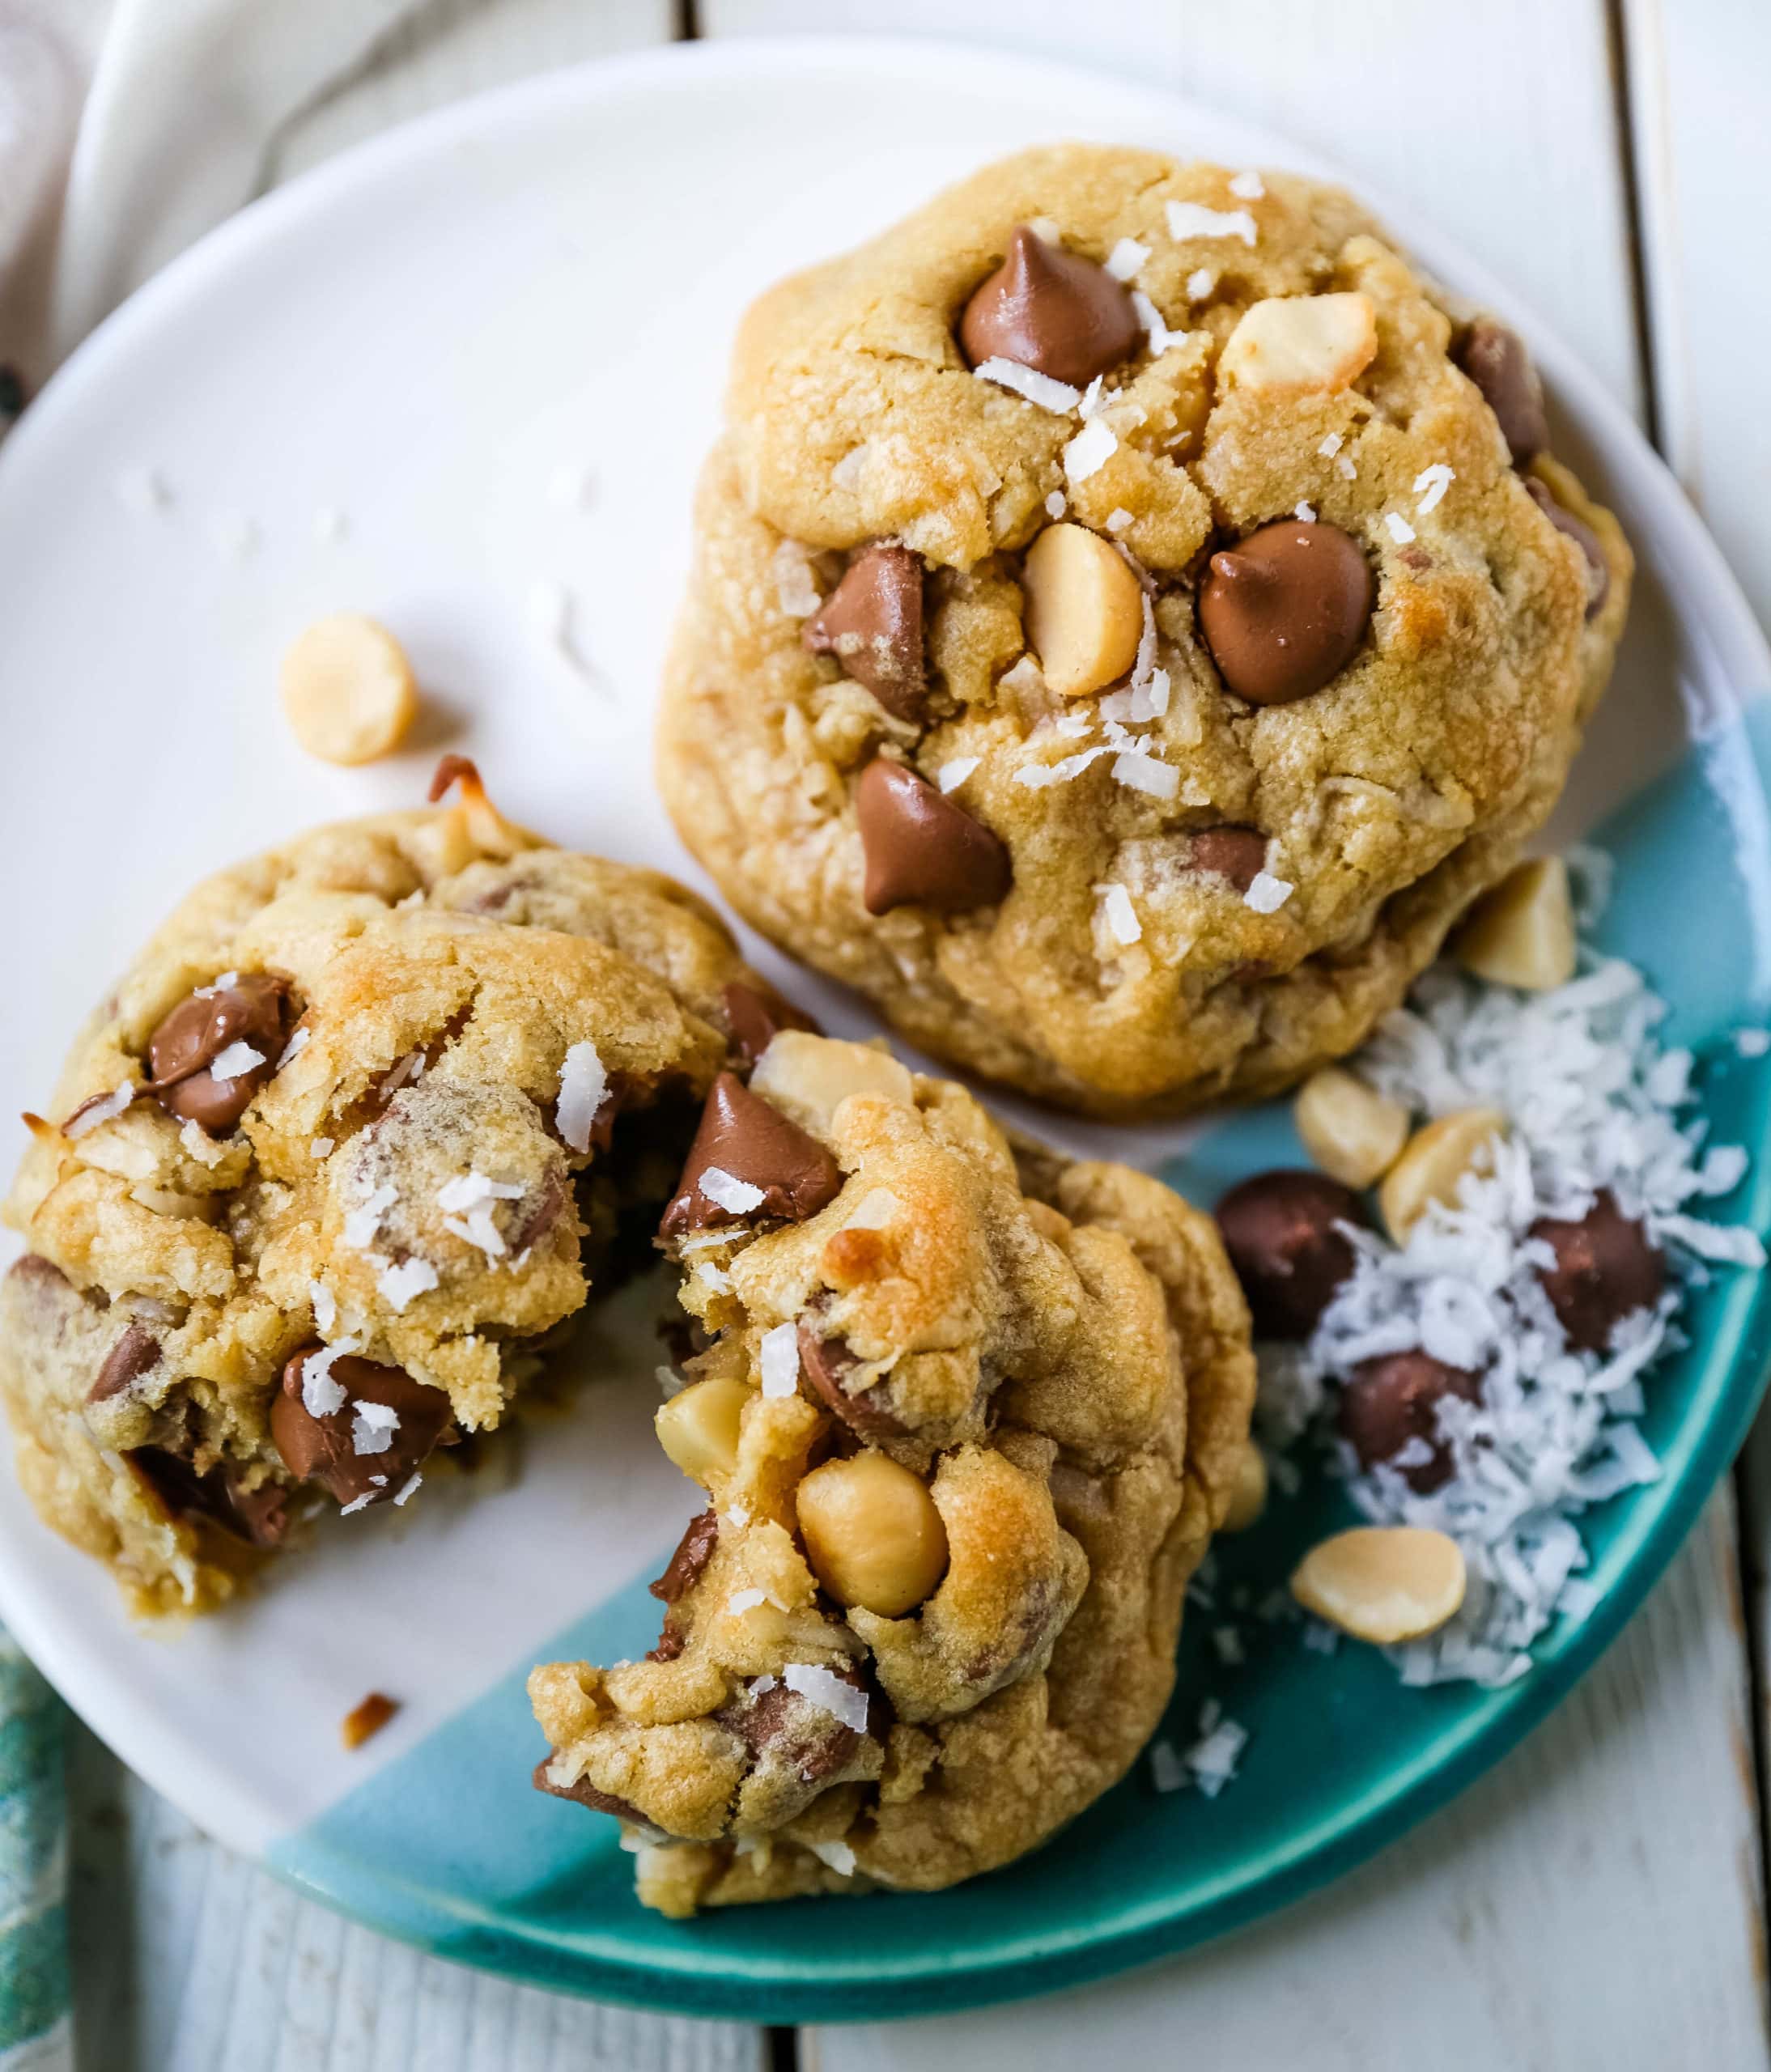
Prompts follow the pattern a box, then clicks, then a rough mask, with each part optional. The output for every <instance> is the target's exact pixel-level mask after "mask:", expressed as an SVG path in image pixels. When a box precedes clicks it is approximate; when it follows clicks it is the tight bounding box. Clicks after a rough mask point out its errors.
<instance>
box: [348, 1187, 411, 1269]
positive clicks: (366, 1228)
mask: <svg viewBox="0 0 1771 2072" xmlns="http://www.w3.org/2000/svg"><path fill="white" fill-rule="evenodd" d="M398 1199H399V1195H398V1192H397V1190H396V1189H395V1187H393V1184H392V1182H389V1181H385V1180H384V1181H383V1182H382V1183H381V1185H380V1187H377V1188H376V1190H375V1191H374V1192H373V1193H372V1194H371V1195H369V1197H368V1198H367V1200H365V1201H362V1202H359V1204H357V1206H356V1207H355V1208H353V1209H351V1210H350V1211H349V1212H348V1213H347V1214H346V1216H345V1219H344V1229H343V1230H342V1233H340V1235H341V1236H342V1239H343V1242H345V1243H346V1244H347V1245H348V1246H350V1248H351V1250H353V1251H358V1252H366V1251H367V1250H368V1249H369V1247H370V1246H372V1244H373V1243H374V1242H375V1241H376V1237H377V1236H378V1235H379V1233H380V1229H381V1219H382V1217H383V1216H385V1215H386V1214H387V1212H388V1211H389V1209H390V1208H393V1204H394V1203H395V1202H396V1201H397V1200H398Z"/></svg>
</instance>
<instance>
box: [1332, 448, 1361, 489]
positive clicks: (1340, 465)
mask: <svg viewBox="0 0 1771 2072" xmlns="http://www.w3.org/2000/svg"><path fill="white" fill-rule="evenodd" d="M1335 473H1336V474H1337V475H1340V477H1342V478H1344V480H1345V481H1347V482H1353V481H1354V480H1355V479H1357V476H1358V473H1359V470H1358V469H1357V468H1356V467H1355V466H1354V465H1353V456H1352V455H1351V454H1350V453H1342V454H1340V455H1339V456H1336V461H1335Z"/></svg>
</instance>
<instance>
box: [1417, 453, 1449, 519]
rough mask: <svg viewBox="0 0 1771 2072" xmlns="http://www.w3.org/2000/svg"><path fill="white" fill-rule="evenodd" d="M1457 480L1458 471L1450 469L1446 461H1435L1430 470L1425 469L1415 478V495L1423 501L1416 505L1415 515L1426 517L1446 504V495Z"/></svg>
mask: <svg viewBox="0 0 1771 2072" xmlns="http://www.w3.org/2000/svg"><path fill="white" fill-rule="evenodd" d="M1456 480H1457V470H1456V469H1455V468H1448V467H1447V466H1446V465H1445V463H1444V461H1434V462H1433V465H1432V466H1431V467H1430V468H1423V469H1421V472H1420V473H1419V474H1417V475H1416V477H1415V478H1414V489H1415V494H1416V495H1417V496H1418V497H1419V498H1420V499H1421V501H1420V502H1419V503H1417V504H1416V506H1415V507H1414V508H1415V514H1416V516H1417V517H1418V516H1425V514H1426V513H1427V512H1429V511H1432V510H1435V509H1437V507H1438V506H1439V505H1440V504H1441V503H1443V502H1444V500H1445V493H1446V490H1448V489H1449V488H1450V486H1451V485H1452V483H1453V482H1455V481H1456Z"/></svg>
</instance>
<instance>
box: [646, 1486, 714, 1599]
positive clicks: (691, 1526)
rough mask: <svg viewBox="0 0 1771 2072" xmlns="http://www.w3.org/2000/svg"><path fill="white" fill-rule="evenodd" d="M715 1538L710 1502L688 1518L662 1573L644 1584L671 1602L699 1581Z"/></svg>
mask: <svg viewBox="0 0 1771 2072" xmlns="http://www.w3.org/2000/svg"><path fill="white" fill-rule="evenodd" d="M719 1539H720V1514H719V1513H718V1512H717V1511H716V1510H715V1509H713V1507H712V1505H711V1504H710V1505H708V1507H707V1509H706V1510H704V1511H703V1512H701V1513H700V1514H699V1515H698V1516H697V1517H694V1518H690V1521H689V1522H688V1525H687V1526H686V1527H685V1528H684V1531H683V1535H682V1539H679V1540H678V1541H677V1551H676V1552H675V1553H674V1554H673V1555H672V1556H671V1557H670V1560H669V1563H668V1564H667V1565H666V1566H665V1572H664V1573H663V1574H662V1575H661V1576H660V1577H659V1578H658V1580H657V1581H656V1582H655V1583H648V1585H647V1588H648V1590H650V1591H651V1592H652V1595H653V1596H654V1597H656V1598H661V1599H663V1600H664V1602H665V1603H666V1604H674V1603H676V1602H677V1599H679V1598H681V1597H684V1596H686V1595H687V1594H688V1593H689V1591H690V1590H693V1589H694V1586H695V1585H696V1584H697V1583H698V1582H700V1580H701V1571H702V1570H703V1569H704V1568H706V1566H707V1564H708V1562H709V1561H710V1560H712V1558H713V1550H714V1548H715V1547H716V1545H717V1544H718V1543H719Z"/></svg>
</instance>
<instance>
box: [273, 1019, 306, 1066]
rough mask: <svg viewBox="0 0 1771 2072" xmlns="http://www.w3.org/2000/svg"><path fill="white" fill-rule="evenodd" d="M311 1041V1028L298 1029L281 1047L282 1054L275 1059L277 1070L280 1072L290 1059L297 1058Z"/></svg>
mask: <svg viewBox="0 0 1771 2072" xmlns="http://www.w3.org/2000/svg"><path fill="white" fill-rule="evenodd" d="M312 1041H313V1031H312V1030H311V1029H308V1028H301V1029H298V1030H296V1031H295V1034H294V1035H293V1036H291V1038H290V1039H289V1041H288V1042H287V1043H285V1044H284V1045H283V1047H282V1055H281V1056H280V1057H279V1058H278V1060H277V1069H278V1072H281V1071H282V1068H283V1067H284V1066H285V1065H286V1064H289V1063H290V1061H291V1059H295V1058H299V1056H300V1055H301V1054H302V1052H303V1051H305V1050H306V1049H307V1047H308V1045H309V1044H310V1043H311V1042H312Z"/></svg>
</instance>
